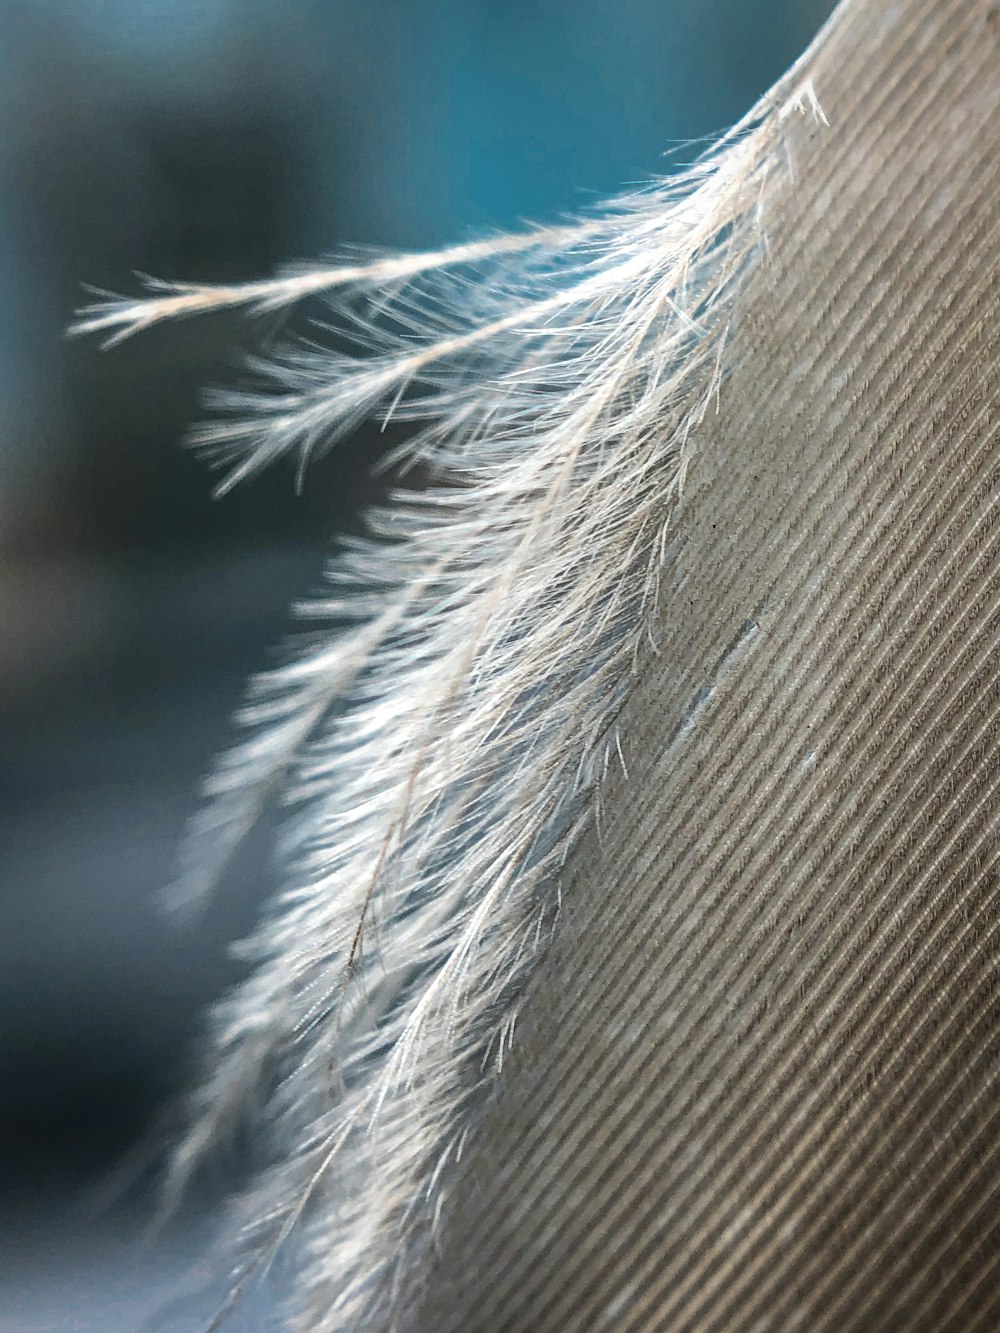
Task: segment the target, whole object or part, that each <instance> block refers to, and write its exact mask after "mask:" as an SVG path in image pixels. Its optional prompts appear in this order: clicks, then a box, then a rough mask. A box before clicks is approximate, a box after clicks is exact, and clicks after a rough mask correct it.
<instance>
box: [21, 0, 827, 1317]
mask: <svg viewBox="0 0 1000 1333" xmlns="http://www.w3.org/2000/svg"><path fill="white" fill-rule="evenodd" d="M831 8H832V0H281V3H274V0H0V126H2V127H3V129H2V133H0V1329H3V1330H5V1333H6V1330H42V1329H70V1328H72V1329H93V1330H102V1331H103V1333H113V1331H114V1330H117V1329H135V1328H137V1327H139V1326H140V1323H141V1321H142V1320H143V1319H144V1318H146V1317H149V1316H150V1315H152V1314H153V1312H155V1311H156V1309H157V1308H158V1307H160V1306H161V1305H162V1302H163V1301H164V1299H165V1298H167V1299H169V1298H171V1297H173V1296H176V1295H177V1294H178V1292H179V1291H180V1289H181V1287H180V1274H181V1273H182V1271H183V1270H184V1269H185V1266H186V1264H187V1262H188V1260H189V1259H190V1258H191V1257H192V1255H194V1254H196V1253H197V1252H198V1251H199V1250H200V1248H201V1246H202V1230H201V1222H200V1214H201V1211H202V1210H203V1209H208V1210H210V1209H211V1205H212V1204H213V1202H214V1197H215V1195H216V1194H217V1193H219V1192H222V1191H224V1190H225V1189H226V1187H227V1184H229V1183H230V1181H231V1180H232V1178H233V1173H234V1172H235V1171H237V1170H238V1165H239V1153H236V1154H235V1156H234V1157H233V1158H230V1159H226V1160H225V1161H223V1162H221V1163H220V1166H219V1168H218V1170H217V1172H216V1173H215V1175H214V1176H213V1177H212V1178H211V1179H210V1180H208V1181H207V1182H206V1183H205V1184H204V1185H203V1186H202V1191H201V1193H200V1194H199V1196H198V1197H197V1198H196V1199H195V1200H194V1201H193V1202H192V1204H191V1205H190V1207H189V1208H188V1210H187V1212H186V1213H185V1214H184V1215H183V1216H182V1218H181V1220H180V1222H179V1223H178V1224H175V1225H174V1226H173V1228H172V1229H171V1228H168V1229H167V1230H166V1231H165V1232H161V1233H157V1234H156V1235H154V1236H153V1237H152V1238H151V1239H148V1240H147V1241H145V1242H143V1243H135V1242H136V1237H137V1230H138V1224H139V1222H140V1221H141V1219H142V1218H143V1217H145V1216H146V1215H148V1212H149V1199H150V1193H151V1185H152V1180H153V1176H152V1174H151V1173H150V1171H148V1170H142V1169H141V1166H142V1163H143V1162H144V1161H145V1160H146V1159H145V1156H144V1155H143V1152H144V1145H146V1144H149V1143H153V1144H155V1142H156V1134H157V1132H158V1131H157V1128H156V1127H157V1125H158V1123H159V1121H158V1117H159V1114H160V1112H161V1110H162V1108H163V1107H164V1106H165V1105H168V1104H169V1103H170V1101H171V1099H172V1098H173V1097H174V1096H175V1095H176V1093H177V1091H178V1089H179V1088H181V1087H183V1085H184V1081H185V1078H186V1077H187V1075H188V1073H189V1070H190V1068H191V1060H190V1055H191V1050H192V1046H193V1044H194V1042H195V1041H196V1038H197V1034H198V1031H199V1027H200V1015H201V1012H202V1010H203V1008H204V1006H205V1005H206V1004H207V1002H208V1001H209V1000H210V999H211V998H212V997H213V996H215V995H217V994H219V993H220V992H221V991H222V990H223V989H224V987H225V986H226V985H227V984H229V983H230V982H232V981H233V980H234V979H235V977H236V976H237V975H238V970H237V967H236V964H234V963H233V962H232V961H230V960H229V958H228V957H227V954H226V950H225V942H226V941H227V940H230V939H232V938H234V937H236V936H238V935H239V934H241V933H243V932H245V931H246V930H247V929H248V928H249V926H250V924H251V923H252V921H253V919H254V915H255V910H256V907H257V905H258V903H259V901H260V899H261V897H262V896H263V895H264V894H265V893H266V892H267V890H268V888H269V886H272V885H273V883H274V881H275V870H274V866H273V862H272V859H271V855H270V852H269V839H268V830H267V829H263V830H262V831H261V832H260V834H259V835H258V836H257V837H256V839H255V840H253V841H252V843H251V845H250V847H249V848H248V849H247V851H246V852H245V854H244V855H243V856H242V857H241V858H240V860H239V862H238V863H237V864H236V865H235V866H234V867H233V869H232V872H231V873H230V874H229V875H228V877H227V879H226V882H225V884H224V885H223V886H222V890H221V892H220V894H219V896H218V897H217V899H216V900H215V902H214V904H213V905H212V907H211V908H210V909H209V911H208V912H207V914H206V915H205V916H204V917H203V918H201V919H199V920H198V921H197V922H195V923H193V924H191V925H188V926H187V927H185V928H180V929H178V928H176V927H174V926H171V925H170V924H169V923H168V922H167V921H166V920H165V919H164V917H163V915H162V913H161V912H160V911H159V909H158V907H157V904H156V891H157V890H158V889H160V888H162V887H163V886H164V885H165V884H166V883H167V882H168V880H169V878H170V874H171V869H172V859H173V855H174V852H175V849H176V846H177V843H178V840H179V836H180V833H181V830H182V827H183V824H184V821H185V818H186V817H187V816H188V815H189V814H190V812H191V811H192V809H193V808H194V806H195V804H196V801H197V790H198V784H199V780H200V778H201V776H202V774H203V773H204V771H205V770H206V768H207V766H208V764H209V762H210V760H211V757H212V756H213V754H214V753H216V752H217V751H218V750H219V749H220V748H222V747H223V746H224V745H225V744H226V743H227V741H228V740H229V739H231V737H232V735H233V729H232V725H231V723H230V720H229V719H230V715H231V713H232V710H233V707H234V706H235V705H236V703H237V702H238V699H239V695H240V688H241V684H242V682H243V680H244V678H245V677H246V676H247V674H248V673H250V672H251V671H253V670H255V669H257V668H260V667H261V666H264V665H266V664H267V662H268V660H269V647H270V646H272V645H274V644H275V643H276V642H277V641H279V640H280V639H281V637H282V636H283V634H284V633H285V631H286V629H287V627H288V624H289V619H288V615H287V607H288V605H289V603H290V602H291V601H292V600H293V599H294V598H295V597H297V596H298V595H301V594H303V593H306V592H308V591H309V590H310V588H311V587H313V586H314V585H315V584H316V582H317V580H318V576H319V573H320V570H321V568H322V565H323V561H324V557H325V555H326V553H327V551H328V549H329V547H330V544H331V542H332V541H334V540H335V539H336V537H337V534H338V533H343V532H346V531H349V530H351V529H352V528H354V527H356V526H357V524H358V522H359V511H360V509H361V508H362V507H363V505H364V504H366V503H368V502H370V501H371V500H373V499H375V498H376V497H377V495H378V484H377V483H376V482H374V481H372V480H371V479H370V478H369V475H368V471H369V468H370V466H371V464H372V463H373V462H374V461H375V459H376V457H377V453H378V450H379V448H380V447H381V445H382V444H383V443H384V442H383V441H381V440H380V439H379V437H378V436H377V435H376V434H375V433H374V432H365V431H362V432H360V433H359V435H358V437H357V438H356V439H354V440H352V441H350V442H348V443H347V444H346V445H343V446H341V447H339V448H338V450H337V451H336V452H335V453H334V454H333V455H332V456H331V457H329V458H327V459H326V460H325V461H323V462H322V463H321V464H319V465H318V466H317V467H316V468H315V469H314V470H313V472H312V473H311V475H310V477H309V479H308V484H307V486H306V489H305V492H304V494H303V495H302V496H296V494H295V490H294V484H293V473H292V470H291V468H280V467H279V468H276V469H274V470H273V471H272V472H270V473H267V474H265V475H264V476H263V477H261V478H259V479H258V480H256V481H254V482H253V483H251V484H248V485H246V486H244V487H243V488H242V489H241V490H238V491H236V492H235V493H233V494H232V495H231V496H229V497H228V498H227V499H226V500H225V501H222V502H219V503H213V502H212V500H211V499H210V489H211V478H210V476H209V474H208V473H207V472H206V469H205V468H204V466H203V464H202V463H201V462H199V460H198V459H197V458H195V457H193V456H192V455H191V454H190V452H189V451H186V450H184V449H182V448H180V447H179V443H178V442H179V440H180V438H181V436H182V435H183V432H184V428H185V426H186V425H187V424H188V423H190V422H191V421H192V420H193V419H196V418H197V417H198V415H199V411H200V407H199V390H200V388H201V387H202V386H204V385H205V384H211V383H218V382H227V383H232V382H234V381H235V380H237V379H238V378H239V373H240V372H239V364H240V355H241V349H246V348H248V347H249V346H252V345H254V343H255V342H256V341H257V340H258V339H259V338H261V337H263V338H264V339H265V340H266V339H267V338H270V337H273V336H276V334H277V333H278V332H279V330H277V329H276V328H275V326H274V325H273V324H266V323H265V324H257V325H251V324H249V323H248V322H247V321H245V320H241V319H238V318H236V317H232V318H230V317H216V318H213V319H211V320H208V321H205V322H204V323H190V324H183V325H178V326H175V327H172V328H165V329H159V330H154V331H153V332H151V333H148V334H147V335H145V336H143V337H142V338H140V339H138V340H136V341H134V342H131V343H127V344H125V345H124V346H122V347H121V348H119V349H117V350H115V351H113V352H101V351H100V350H99V349H98V347H97V346H96V345H95V344H94V343H93V342H71V341H67V340H66V339H65V338H64V336H63V331H64V329H65V326H66V324H67V322H68V321H69V319H70V317H71V315H72V311H73V309H74V307H75V306H77V305H79V304H80V303H81V301H83V300H85V299H86V293H85V292H84V291H83V290H82V286H81V284H83V283H85V282H86V283H91V284H93V285H95V286H97V287H103V288H110V289H113V290H116V291H123V290H125V291H135V290H136V288H137V283H136V280H135V279H134V277H133V273H134V272H135V271H139V272H143V273H151V274H155V275H157V276H159V277H165V278H178V279H201V280H207V281H220V280H229V279H243V278H252V277H256V276H259V275H262V274H267V273H268V272H270V271H271V270H272V269H274V268H275V267H276V266H278V265H280V264H281V263H283V262H285V261H288V260H293V259H300V258H308V257H315V256H319V255H322V254H324V253H329V252H331V251H335V250H336V249H337V247H338V245H340V244H343V243H346V242H351V241H368V242H373V243H376V244H379V245H385V246H393V247H402V248H414V247H424V246H435V245H438V244H441V243H445V242H448V241H453V240H456V239H460V238H462V237H465V236H468V235H472V234H475V233H476V232H478V231H482V230H483V229H487V228H495V227H504V226H509V225H516V224H517V222H518V221H519V220H521V219H525V218H529V219H532V220H545V219H550V218H553V217H555V216H557V215H560V214H562V213H564V212H566V211H570V210H573V209H574V208H576V207H579V206H580V205H589V204H590V203H592V202H593V201H594V199H595V198H599V197H600V196H601V195H602V194H605V193H607V192H609V191H613V190H615V189H616V188H617V187H618V186H619V185H620V184H625V183H632V182H636V181H642V180H646V179H648V177H649V176H650V175H652V174H655V173H658V172H662V171H667V170H669V169H670V161H669V160H667V159H665V158H664V152H665V150H667V149H668V148H670V147H671V145H673V144H676V143H678V142H686V141H690V140H694V139H697V138H699V137H700V136H704V135H706V134H710V133H712V132H714V131H717V130H719V129H722V128H724V127H726V126H727V125H728V124H730V123H731V122H733V121H734V120H736V119H737V118H738V117H739V116H740V115H741V114H742V113H743V111H744V110H745V109H746V108H747V107H748V106H749V104H750V103H751V102H752V101H753V100H754V98H755V97H757V96H758V95H759V94H760V93H761V92H762V91H763V90H764V89H766V88H767V86H768V85H769V84H770V83H771V82H772V81H773V79H774V78H775V77H776V76H777V75H778V74H779V73H780V72H781V71H782V70H783V69H784V68H785V66H786V65H787V64H788V63H789V62H790V61H791V60H792V59H793V58H794V57H795V56H796V55H797V54H798V53H799V52H800V51H801V49H802V48H803V47H804V46H805V45H806V44H807V42H808V41H809V40H810V38H811V37H812V36H813V34H814V33H815V31H816V29H817V28H818V27H819V25H820V24H821V23H822V21H823V20H824V19H825V18H826V16H827V14H828V13H829V11H830V9H831ZM686 155H687V156H690V155H691V153H690V151H689V150H688V151H687V152H686ZM680 156H681V157H682V158H683V157H684V156H685V152H681V154H680ZM123 1161H124V1162H125V1167H124V1168H122V1165H121V1164H122V1163H123ZM133 1166H136V1169H135V1170H133ZM123 1184H127V1186H128V1187H127V1188H126V1189H124V1190H123V1189H122V1188H121V1186H122V1185H123ZM268 1325H269V1321H268V1315H267V1310H266V1302H262V1301H258V1302H257V1303H256V1304H253V1303H251V1305H250V1306H248V1307H247V1308H246V1309H245V1310H243V1311H242V1312H241V1313H240V1314H239V1315H238V1316H237V1317H236V1318H235V1320H234V1327H251V1326H253V1327H258V1326H259V1327H266V1326H268ZM159 1326H160V1327H165V1328H187V1327H197V1326H198V1323H197V1319H196V1317H195V1314H194V1312H193V1310H192V1309H191V1308H187V1307H184V1308H181V1309H175V1310H173V1311H170V1312H168V1313H167V1314H166V1315H165V1316H163V1317H162V1320H161V1323H160V1325H159Z"/></svg>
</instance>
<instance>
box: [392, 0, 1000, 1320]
mask: <svg viewBox="0 0 1000 1333" xmlns="http://www.w3.org/2000/svg"><path fill="white" fill-rule="evenodd" d="M810 72H811V73H812V75H813V77H814V80H815V86H816V92H817V94H818V97H819V101H820V103H821V105H822V108H823V110H824V111H825V113H826V115H827V117H828V118H829V121H830V126H829V128H825V127H824V126H822V125H821V124H819V123H818V122H816V121H814V120H813V119H812V118H810V117H801V118H800V117H798V116H796V117H795V118H794V124H793V125H792V126H791V127H790V131H789V143H790V148H789V163H788V168H789V171H790V174H791V178H792V179H793V180H794V184H793V185H789V187H788V188H787V189H785V190H784V191H783V192H782V194H781V200H780V206H779V208H778V209H777V211H775V212H774V213H772V214H771V215H770V216H769V217H768V218H767V219H766V220H765V223H766V232H767V237H768V244H769V256H768V258H767V260H766V261H765V262H764V263H763V264H762V265H761V268H760V269H759V271H758V272H757V273H756V274H755V275H754V276H753V277H752V278H751V280H750V285H749V288H748V291H747V294H746V298H745V302H744V304H743V306H742V309H741V313H740V316H739V320H738V324H737V326H736V327H735V329H734V330H733V334H732V339H731V343H730V344H729V347H730V355H729V362H730V366H731V373H730V375H729V378H728V380H727V381H726V383H725V385H724V387H723V391H722V396H721V406H720V412H719V414H718V415H717V416H712V417H710V418H709V420H708V421H707V422H706V426H705V429H704V431H703V434H702V438H701V440H700V443H699V451H698V453H697V456H696V457H695V458H694V460H693V461H692V464H691V467H690V471H689V474H688V478H687V486H686V491H685V497H684V502H683V509H682V512H681V513H680V514H679V516H678V521H677V525H676V527H675V529H674V531H675V541H674V545H673V547H672V549H671V551H670V553H669V558H668V566H667V569H666V571H665V574H664V593H663V611H662V623H661V626H660V634H659V642H658V649H659V653H658V655H655V656H654V655H653V654H652V653H650V655H649V659H648V662H647V664H646V669H645V672H644V675H643V678H642V682H641V686H640V688H638V689H637V691H636V692H635V694H634V695H633V696H632V698H631V700H630V702H629V704H628V706H627V709H626V712H625V715H624V716H623V719H622V726H621V731H622V738H623V744H624V760H625V764H626V765H627V768H628V776H627V778H626V777H625V776H624V774H623V773H621V772H618V773H611V774H610V775H609V777H608V781H607V784H606V802H605V806H606V808H605V814H604V820H603V824H602V836H601V838H598V837H597V836H596V835H595V836H592V837H589V838H588V839H586V840H585V841H584V843H583V845H581V846H580V847H579V848H578V850H577V852H576V853H575V854H574V856H573V858H572V861H571V865H570V868H569V873H568V874H567V876H566V880H565V884H564V889H563V906H562V911H561V914H560V916H559V919H558V923H557V926H556V930H555V935H554V938H553V940H552V943H551V946H550V948H549V950H548V952H547V954H546V956H545V957H544V959H543V960H542V961H541V963H540V964H539V965H538V967H537V969H536V972H535V973H534V975H533V979H532V981H531V983H530V986H529V990H528V995H527V999H526V1002H525V1003H524V1005H523V1007H522V1011H521V1016H520V1018H519V1020H518V1024H517V1028H516V1031H515V1035H514V1041H513V1047H512V1051H511V1053H510V1055H509V1057H508V1059H507V1061H506V1063H505V1067H504V1071H503V1074H502V1076H501V1077H500V1079H499V1081H498V1083H497V1085H496V1089H495V1093H494V1094H493V1095H492V1096H491V1098H490V1101H489V1104H488V1105H486V1106H485V1107H484V1108H483V1111H482V1114H481V1117H480V1120H479V1123H478V1124H477V1126H476V1128H475V1131H474V1133H473V1134H472V1136H471V1138H470V1140H469V1142H468V1144H467V1147H466V1150H465V1152H464V1154H463V1156H462V1159H461V1162H460V1164H459V1165H458V1166H457V1167H452V1168H450V1170H451V1172H452V1180H451V1184H450V1187H449V1191H448V1202H447V1206H446V1207H445V1210H444V1213H443V1217H442V1221H441V1227H440V1232H439V1237H438V1246H437V1249H436V1251H435V1253H434V1254H433V1255H429V1256H428V1261H427V1271H426V1272H425V1273H424V1274H423V1276H422V1279H421V1282H422V1291H421V1292H419V1293H417V1295H416V1297H415V1304H414V1303H411V1304H410V1311H411V1317H410V1320H409V1322H410V1324H414V1325H416V1326H418V1327H420V1328H424V1329H427V1330H432V1329H433V1330H469V1331H473V1330H490V1331H492V1330H526V1331H527V1330H530V1333H546V1331H550V1333H551V1331H556V1330H558V1331H562V1330H576V1329H602V1328H607V1329H612V1330H623V1331H624V1330H638V1329H679V1330H681V1329H682V1330H689V1329H692V1330H693V1329H696V1330H709V1329H717V1330H733V1331H735V1330H749V1329H765V1330H771V1329H786V1328H788V1329H791V1328H802V1329H807V1330H811V1331H812V1330H816V1331H818V1330H846V1329H858V1330H864V1331H865V1333H875V1331H876V1330H879V1329H887V1330H899V1329H928V1330H937V1329H973V1328H983V1329H991V1328H997V1327H1000V788H998V778H1000V749H998V743H1000V680H998V673H997V662H998V658H997V651H998V647H1000V449H998V444H1000V389H998V371H1000V263H998V260H1000V5H997V4H996V3H994V2H993V0H990V2H987V0H905V2H904V3H890V2H889V0H851V2H850V3H848V4H846V5H845V6H843V7H842V9H841V11H840V12H839V14H838V16H837V18H836V20H835V22H834V23H833V25H832V27H831V28H830V30H829V32H828V34H827V36H826V37H825V38H824V40H823V42H822V44H821V46H820V48H819V49H818V51H817V53H816V58H815V62H814V64H813V66H812V69H811V71H810ZM416 1310H419V1314H415V1313H414V1311H416ZM403 1323H404V1324H406V1323H407V1320H406V1319H404V1320H403Z"/></svg>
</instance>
